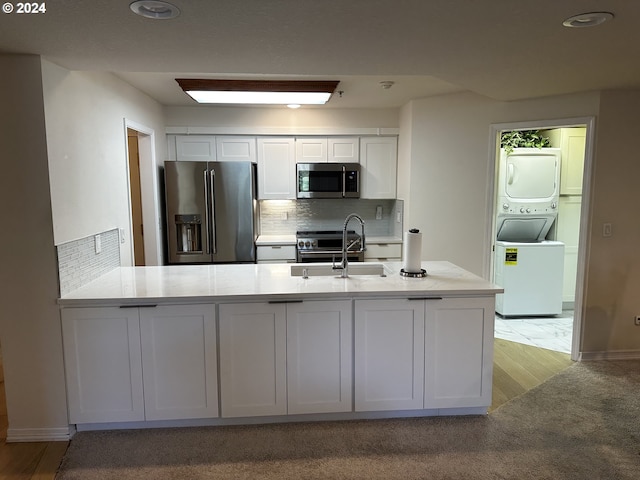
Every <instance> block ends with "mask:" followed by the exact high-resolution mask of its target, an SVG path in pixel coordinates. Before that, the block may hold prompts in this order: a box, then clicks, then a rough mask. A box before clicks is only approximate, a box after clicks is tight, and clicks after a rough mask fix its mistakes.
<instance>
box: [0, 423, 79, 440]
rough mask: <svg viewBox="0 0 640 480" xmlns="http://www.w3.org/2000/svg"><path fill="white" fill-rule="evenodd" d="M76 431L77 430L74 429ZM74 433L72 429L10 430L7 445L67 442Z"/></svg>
mask: <svg viewBox="0 0 640 480" xmlns="http://www.w3.org/2000/svg"><path fill="white" fill-rule="evenodd" d="M74 430H75V429H74ZM72 436H73V433H72V431H71V429H70V427H68V426H67V427H56V428H8V429H7V443H21V442H65V441H69V440H70V439H71V437H72Z"/></svg>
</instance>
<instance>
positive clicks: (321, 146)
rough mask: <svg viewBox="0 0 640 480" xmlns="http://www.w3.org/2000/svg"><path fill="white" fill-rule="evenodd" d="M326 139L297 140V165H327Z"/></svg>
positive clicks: (308, 138)
mask: <svg viewBox="0 0 640 480" xmlns="http://www.w3.org/2000/svg"><path fill="white" fill-rule="evenodd" d="M326 162H327V139H326V137H298V138H296V163H326Z"/></svg>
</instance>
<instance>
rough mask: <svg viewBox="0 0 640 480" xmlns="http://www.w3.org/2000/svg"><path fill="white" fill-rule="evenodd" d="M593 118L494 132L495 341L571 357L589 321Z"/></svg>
mask: <svg viewBox="0 0 640 480" xmlns="http://www.w3.org/2000/svg"><path fill="white" fill-rule="evenodd" d="M593 126H594V119H593V118H573V119H564V120H560V121H558V120H554V121H535V122H517V123H510V124H499V125H492V132H491V141H492V142H493V144H492V147H495V148H492V150H491V151H493V152H495V163H494V165H495V172H494V183H493V195H492V196H491V197H490V198H491V205H490V207H489V208H490V210H491V215H490V218H492V219H493V221H492V224H491V231H490V233H489V232H488V235H490V245H492V248H491V253H490V256H491V258H490V261H489V265H490V271H491V279H492V281H493V282H494V283H496V284H498V285H500V286H501V287H503V288H504V289H505V292H504V294H501V295H498V297H497V298H496V330H495V332H496V338H503V339H505V340H510V341H514V342H518V343H524V344H528V345H532V346H536V347H540V348H546V349H549V350H555V351H559V352H563V353H570V354H571V358H572V359H573V360H577V359H578V356H579V351H580V332H581V324H582V313H583V302H582V298H583V283H584V282H583V279H584V266H585V261H586V253H585V252H586V242H587V240H588V237H587V235H586V233H587V231H588V230H587V223H588V219H589V215H588V206H589V192H590V188H589V187H590V183H591V182H590V179H591V165H592V156H593V140H592V138H593V134H594V132H593Z"/></svg>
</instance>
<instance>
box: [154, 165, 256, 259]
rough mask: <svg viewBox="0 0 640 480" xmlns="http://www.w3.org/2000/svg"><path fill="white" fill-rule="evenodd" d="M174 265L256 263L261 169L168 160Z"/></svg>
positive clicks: (167, 194) (170, 244) (169, 224)
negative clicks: (257, 181)
mask: <svg viewBox="0 0 640 480" xmlns="http://www.w3.org/2000/svg"><path fill="white" fill-rule="evenodd" d="M164 177H165V201H166V212H167V238H168V241H167V246H168V255H167V256H168V261H169V263H170V264H180V263H190V264H194V263H241V262H242V263H254V262H255V261H256V247H255V240H256V208H257V207H256V205H257V204H256V180H255V179H256V167H255V165H254V164H252V163H250V162H183V161H166V162H164Z"/></svg>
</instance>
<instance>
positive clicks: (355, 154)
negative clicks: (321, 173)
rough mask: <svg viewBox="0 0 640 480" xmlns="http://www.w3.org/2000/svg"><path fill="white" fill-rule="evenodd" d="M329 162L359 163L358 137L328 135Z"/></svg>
mask: <svg viewBox="0 0 640 480" xmlns="http://www.w3.org/2000/svg"><path fill="white" fill-rule="evenodd" d="M327 150H328V158H327V160H328V161H329V162H330V163H360V139H359V138H358V137H330V138H328V139H327Z"/></svg>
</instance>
